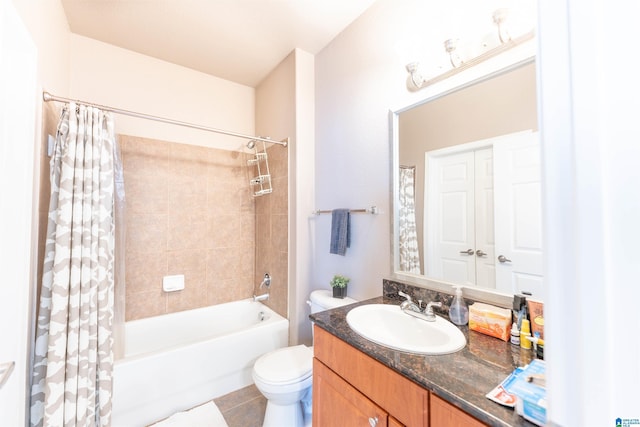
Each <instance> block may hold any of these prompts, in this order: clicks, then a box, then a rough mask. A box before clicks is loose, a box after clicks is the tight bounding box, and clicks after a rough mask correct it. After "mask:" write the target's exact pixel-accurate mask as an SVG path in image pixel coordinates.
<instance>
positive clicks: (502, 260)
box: [498, 255, 511, 263]
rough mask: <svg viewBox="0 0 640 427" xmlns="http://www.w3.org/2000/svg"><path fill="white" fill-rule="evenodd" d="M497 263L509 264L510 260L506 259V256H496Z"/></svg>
mask: <svg viewBox="0 0 640 427" xmlns="http://www.w3.org/2000/svg"><path fill="white" fill-rule="evenodd" d="M498 261H500V262H503V263H504V262H511V260H510V259H509V258H507V257H506V256H504V255H498Z"/></svg>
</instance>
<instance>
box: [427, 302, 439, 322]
mask: <svg viewBox="0 0 640 427" xmlns="http://www.w3.org/2000/svg"><path fill="white" fill-rule="evenodd" d="M433 307H442V303H441V302H436V301H431V302H430V303H428V304H427V308H425V309H424V315H425V316H427V317H428V318H429V319H428V320H436V314H435V313H434V312H433Z"/></svg>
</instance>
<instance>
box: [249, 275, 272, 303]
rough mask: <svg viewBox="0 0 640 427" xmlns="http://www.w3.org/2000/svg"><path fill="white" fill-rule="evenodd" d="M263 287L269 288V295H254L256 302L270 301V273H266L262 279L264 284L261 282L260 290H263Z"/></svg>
mask: <svg viewBox="0 0 640 427" xmlns="http://www.w3.org/2000/svg"><path fill="white" fill-rule="evenodd" d="M263 286H265V287H266V288H267V293H266V294H262V295H256V294H253V300H254V301H265V300H268V299H269V287H270V286H271V276H269V273H264V278H263V279H262V282H260V286H258V289H260V288H262V287H263Z"/></svg>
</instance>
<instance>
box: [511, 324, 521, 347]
mask: <svg viewBox="0 0 640 427" xmlns="http://www.w3.org/2000/svg"><path fill="white" fill-rule="evenodd" d="M511 344H513V345H518V346H519V345H520V331H519V330H518V325H517V324H516V322H513V325H511Z"/></svg>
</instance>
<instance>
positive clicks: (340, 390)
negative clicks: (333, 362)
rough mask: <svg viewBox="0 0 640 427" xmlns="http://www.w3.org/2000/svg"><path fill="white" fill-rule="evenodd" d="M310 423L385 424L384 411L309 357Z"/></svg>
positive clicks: (324, 426) (323, 426) (320, 426)
mask: <svg viewBox="0 0 640 427" xmlns="http://www.w3.org/2000/svg"><path fill="white" fill-rule="evenodd" d="M312 414H313V426H314V427H334V426H335V427H344V426H363V427H367V426H375V427H388V426H387V413H386V412H385V411H383V410H382V409H381V408H380V407H378V406H377V405H376V404H374V403H373V402H372V401H370V400H369V399H367V398H366V397H365V396H364V395H363V394H362V393H360V392H359V391H358V390H356V389H355V388H353V387H352V386H351V385H350V384H349V383H347V382H346V381H345V380H343V379H342V378H340V377H339V376H338V375H336V374H335V373H334V372H333V371H332V370H331V369H329V368H327V367H326V366H325V365H324V364H323V363H322V362H320V361H318V359H313V411H312Z"/></svg>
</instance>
